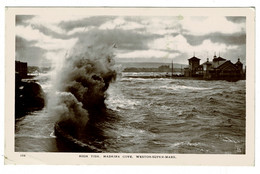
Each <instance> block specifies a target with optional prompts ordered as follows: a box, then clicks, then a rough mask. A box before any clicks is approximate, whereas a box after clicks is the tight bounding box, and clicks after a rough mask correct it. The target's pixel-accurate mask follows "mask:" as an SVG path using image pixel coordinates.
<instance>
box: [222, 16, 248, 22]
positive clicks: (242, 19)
mask: <svg viewBox="0 0 260 174" xmlns="http://www.w3.org/2000/svg"><path fill="white" fill-rule="evenodd" d="M226 19H227V20H228V21H231V22H234V23H245V22H246V17H245V16H226Z"/></svg>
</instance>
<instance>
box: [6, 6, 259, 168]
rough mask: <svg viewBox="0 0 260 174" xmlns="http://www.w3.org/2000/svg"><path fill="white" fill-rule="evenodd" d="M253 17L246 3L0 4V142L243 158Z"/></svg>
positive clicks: (99, 154)
mask: <svg viewBox="0 0 260 174" xmlns="http://www.w3.org/2000/svg"><path fill="white" fill-rule="evenodd" d="M253 17H254V11H253V10H252V9H250V8H230V9H229V8H225V9H224V8H223V9H221V8H203V9H199V8H185V9H184V8H183V9H182V8H179V9H174V8H96V9H95V8H78V9H77V8H76V9H75V8H74V9H72V8H57V9H55V8H29V9H26V8H9V9H7V10H6V18H8V20H7V22H6V27H7V26H8V27H13V30H10V31H8V33H9V34H8V36H7V38H6V42H10V44H7V48H6V50H8V51H6V52H8V53H6V54H7V55H8V61H9V62H10V65H11V66H10V67H12V68H10V69H9V70H10V74H11V75H12V78H11V79H12V80H11V79H10V81H12V82H11V84H12V87H11V88H10V89H9V90H10V91H9V92H10V93H12V95H11V96H13V99H7V100H8V101H9V100H10V102H12V103H13V105H10V107H11V109H10V113H11V114H13V115H8V118H10V119H8V121H7V125H6V126H7V127H8V128H7V129H8V130H10V132H11V134H13V135H11V137H12V138H11V137H8V138H6V143H8V144H9V146H8V147H7V149H8V150H7V151H6V152H8V154H12V155H11V156H12V157H14V156H17V158H20V159H19V160H22V157H23V158H27V159H28V158H29V157H28V156H30V157H32V156H31V155H36V156H37V154H47V155H49V156H52V155H54V156H56V155H59V154H62V156H66V157H67V156H68V155H71V154H72V155H75V156H76V157H77V158H79V159H82V158H84V159H85V158H88V159H89V160H90V161H91V160H94V159H96V158H98V159H102V160H111V161H112V162H113V160H114V161H116V160H118V159H119V160H122V161H124V160H125V159H127V160H126V163H132V162H133V163H135V164H137V163H139V162H138V160H139V159H140V160H141V161H143V160H147V159H149V160H156V159H158V160H160V163H161V164H163V161H164V160H166V161H167V162H166V163H167V164H173V163H175V162H176V161H178V159H180V158H182V155H184V156H185V155H191V157H193V155H195V156H196V155H198V156H197V157H198V159H199V158H200V157H201V156H200V155H209V156H210V157H212V156H214V155H217V156H218V157H220V160H217V159H216V158H215V159H214V160H215V161H217V162H216V163H214V160H213V162H211V163H210V164H213V165H214V164H222V163H223V161H222V160H221V157H222V156H223V159H224V160H226V159H228V160H229V162H227V164H231V163H232V161H233V162H234V165H253V160H254V158H253V157H254V156H253V154H254V143H253V142H254V141H253V139H254V131H253V130H252V129H253V128H254V113H253V111H254V105H253V104H250V102H251V103H254V101H253V98H252V96H253V95H254V94H253V91H254V90H253V89H254V84H252V83H253V82H254V81H252V79H253V78H254V72H253V70H254V59H255V58H254V39H252V36H253V37H254V30H253V27H254V21H253ZM12 56H13V57H12ZM6 59H7V57H6ZM250 83H251V85H250ZM250 89H251V90H250ZM11 98H12V97H11ZM6 117H7V116H6ZM8 123H10V124H8ZM8 125H10V126H8ZM250 128H251V129H250ZM6 132H9V131H6ZM10 132H9V133H10ZM8 140H10V141H8ZM35 152H37V153H35ZM30 154H31V155H30ZM122 154H123V155H122ZM18 156H19V157H18ZM185 157H187V156H185ZM203 157H204V156H203ZM68 158H69V157H68ZM74 158H75V157H74ZM235 158H237V159H238V162H237V163H236V162H235V161H236V160H232V159H235ZM131 159H132V160H133V161H132V162H129V161H128V160H131ZM205 159H208V156H207V158H205ZM19 160H18V161H19ZM169 160H175V162H172V161H169ZM243 160H244V162H243ZM188 161H190V162H189V164H193V163H192V160H188ZM241 161H242V162H241ZM245 161H247V162H245ZM46 162H47V163H48V160H46ZM193 162H194V164H195V165H196V164H198V163H196V162H195V161H194V160H193ZM204 162H205V161H204ZM11 163H12V162H11ZM18 163H19V162H18ZM65 163H66V162H65ZM72 163H73V162H72ZM93 163H95V162H93ZM177 163H178V164H180V163H181V162H177ZM73 164H74V163H73ZM95 164H96V163H95ZM205 164H206V162H205Z"/></svg>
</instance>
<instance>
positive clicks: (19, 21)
mask: <svg viewBox="0 0 260 174" xmlns="http://www.w3.org/2000/svg"><path fill="white" fill-rule="evenodd" d="M33 17H34V15H16V16H15V24H16V25H26V21H27V20H29V19H32V18H33Z"/></svg>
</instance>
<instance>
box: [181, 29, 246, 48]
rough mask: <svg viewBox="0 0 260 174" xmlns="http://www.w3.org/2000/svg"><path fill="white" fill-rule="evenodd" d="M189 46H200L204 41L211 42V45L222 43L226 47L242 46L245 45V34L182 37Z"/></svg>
mask: <svg viewBox="0 0 260 174" xmlns="http://www.w3.org/2000/svg"><path fill="white" fill-rule="evenodd" d="M183 36H184V37H185V38H186V39H187V42H188V43H189V44H190V45H200V44H202V42H203V41H204V40H206V39H209V40H211V41H212V42H213V43H224V44H228V45H242V44H245V43H246V33H242V32H241V33H234V34H223V33H211V34H207V35H204V36H194V35H188V34H184V35H183Z"/></svg>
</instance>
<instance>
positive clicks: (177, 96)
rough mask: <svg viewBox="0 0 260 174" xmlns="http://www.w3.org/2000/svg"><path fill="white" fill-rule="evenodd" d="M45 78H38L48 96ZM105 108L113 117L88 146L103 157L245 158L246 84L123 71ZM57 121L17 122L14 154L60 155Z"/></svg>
mask: <svg viewBox="0 0 260 174" xmlns="http://www.w3.org/2000/svg"><path fill="white" fill-rule="evenodd" d="M158 75H159V76H158ZM153 77H154V78H153ZM46 79H48V78H47V77H46V76H44V75H39V76H38V77H37V81H38V83H40V84H41V86H42V88H43V90H44V91H45V93H46V94H47V95H48V91H49V89H50V86H51V84H49V81H48V80H46ZM105 103H106V106H107V108H108V109H109V110H113V112H114V113H116V115H117V116H116V117H115V118H116V119H110V120H108V121H104V122H101V123H99V129H102V137H105V138H103V139H98V138H97V139H96V140H93V141H95V142H92V143H91V144H92V145H97V146H96V147H97V148H98V149H100V151H102V152H109V153H110V152H111V153H167V154H169V153H170V154H245V148H246V147H245V144H246V143H245V135H246V131H245V130H246V81H245V80H240V81H237V82H228V81H223V80H216V81H206V80H195V79H185V78H181V77H174V78H169V77H163V76H161V77H160V74H156V73H148V72H138V73H132V72H127V73H126V72H123V73H121V74H120V75H118V77H117V79H116V81H115V82H113V83H111V84H110V86H109V88H108V91H107V98H106V100H105ZM56 121H57V118H55V117H53V115H52V116H51V114H49V113H48V109H47V108H44V109H42V110H40V111H35V112H32V113H28V114H27V115H25V116H24V117H22V118H18V119H16V120H15V151H16V152H60V151H62V150H61V149H64V148H60V145H57V137H56V136H55V135H54V125H55V123H56ZM97 134H98V133H97ZM64 146H65V143H64ZM71 150H73V149H71ZM67 151H68V152H69V151H70V150H67Z"/></svg>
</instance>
